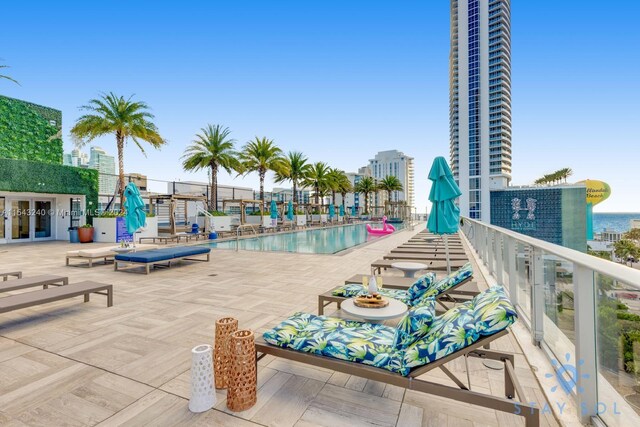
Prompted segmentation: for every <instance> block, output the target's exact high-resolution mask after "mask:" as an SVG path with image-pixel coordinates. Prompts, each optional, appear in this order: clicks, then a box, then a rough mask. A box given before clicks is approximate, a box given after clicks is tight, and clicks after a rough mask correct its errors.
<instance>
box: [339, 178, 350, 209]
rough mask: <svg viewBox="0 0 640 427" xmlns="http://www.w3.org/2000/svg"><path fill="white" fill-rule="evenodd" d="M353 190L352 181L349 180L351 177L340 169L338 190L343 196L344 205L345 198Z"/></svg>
mask: <svg viewBox="0 0 640 427" xmlns="http://www.w3.org/2000/svg"><path fill="white" fill-rule="evenodd" d="M352 191H353V185H351V181H349V177H348V176H347V174H346V173H344V171H340V175H339V176H338V192H339V193H340V195H341V196H342V206H344V202H345V199H346V198H347V193H350V192H352Z"/></svg>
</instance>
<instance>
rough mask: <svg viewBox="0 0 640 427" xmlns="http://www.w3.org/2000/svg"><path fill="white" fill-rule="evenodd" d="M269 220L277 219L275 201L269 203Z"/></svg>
mask: <svg viewBox="0 0 640 427" xmlns="http://www.w3.org/2000/svg"><path fill="white" fill-rule="evenodd" d="M270 210H271V219H278V207H277V206H276V201H275V200H272V201H271V208H270Z"/></svg>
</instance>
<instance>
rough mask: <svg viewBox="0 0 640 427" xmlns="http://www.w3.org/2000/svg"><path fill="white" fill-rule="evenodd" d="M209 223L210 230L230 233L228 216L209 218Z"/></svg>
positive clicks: (229, 218)
mask: <svg viewBox="0 0 640 427" xmlns="http://www.w3.org/2000/svg"><path fill="white" fill-rule="evenodd" d="M209 220H210V222H211V228H212V229H213V230H215V231H231V217H230V216H214V217H213V218H209Z"/></svg>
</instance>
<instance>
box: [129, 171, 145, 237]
mask: <svg viewBox="0 0 640 427" xmlns="http://www.w3.org/2000/svg"><path fill="white" fill-rule="evenodd" d="M124 197H125V200H124V209H125V211H126V216H125V223H126V224H127V231H128V232H129V234H131V235H132V236H133V235H134V234H135V232H136V231H138V230H139V229H140V228H142V227H144V226H145V225H147V224H146V222H147V214H146V212H145V211H144V201H143V200H142V197H141V196H140V191H139V190H138V187H136V185H135V184H134V183H133V182H130V183H129V184H127V186H126V187H125V188H124ZM134 240H135V239H134Z"/></svg>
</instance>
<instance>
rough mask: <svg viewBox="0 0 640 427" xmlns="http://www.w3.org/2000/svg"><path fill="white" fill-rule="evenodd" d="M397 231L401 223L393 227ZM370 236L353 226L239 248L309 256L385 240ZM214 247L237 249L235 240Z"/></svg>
mask: <svg viewBox="0 0 640 427" xmlns="http://www.w3.org/2000/svg"><path fill="white" fill-rule="evenodd" d="M394 227H396V230H401V229H402V228H403V225H402V224H394ZM382 238H384V236H382V237H378V236H370V235H369V234H368V233H367V229H366V226H365V224H352V225H344V226H339V227H330V228H321V229H316V230H306V231H297V232H294V233H284V234H272V235H264V236H258V237H252V238H248V239H240V240H239V241H238V244H239V248H240V249H243V250H249V251H271V252H299V253H306V254H335V253H338V252H340V251H343V250H345V249H349V248H352V247H354V246H358V245H361V244H363V243H366V242H371V241H374V240H377V239H382ZM206 245H207V246H209V247H211V248H220V249H235V248H236V241H235V240H229V241H226V242H210V243H206Z"/></svg>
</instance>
